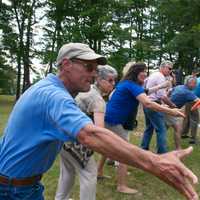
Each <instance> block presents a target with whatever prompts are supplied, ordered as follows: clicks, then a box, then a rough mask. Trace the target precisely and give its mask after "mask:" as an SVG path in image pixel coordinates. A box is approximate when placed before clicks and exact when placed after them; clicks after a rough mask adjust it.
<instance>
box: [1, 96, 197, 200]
mask: <svg viewBox="0 0 200 200" xmlns="http://www.w3.org/2000/svg"><path fill="white" fill-rule="evenodd" d="M13 102H14V97H10V96H0V117H1V118H0V119H1V120H0V133H1V132H2V130H3V128H4V127H5V124H6V121H7V118H8V115H9V113H10V111H11V109H12V105H13ZM138 121H139V126H138V128H137V130H135V131H134V132H133V133H132V134H131V142H132V143H133V144H135V145H139V144H140V141H141V137H142V136H141V133H142V132H143V130H144V123H143V122H144V119H143V114H142V112H141V111H140V113H139V120H138ZM168 145H169V149H170V150H172V149H174V144H173V134H172V130H171V129H170V130H169V131H168ZM182 146H183V147H188V140H182ZM151 149H152V150H154V149H155V137H154V138H153V141H152V145H151ZM199 155H200V146H199V145H195V146H194V151H193V153H192V155H191V156H189V157H187V158H186V160H185V161H184V163H185V164H186V165H187V166H188V167H189V168H190V169H192V171H194V172H195V174H196V175H197V176H198V177H200V167H199V163H200V156H199ZM95 158H96V159H97V160H98V158H99V155H97V154H95ZM129 172H130V175H129V176H128V178H127V180H128V185H129V186H130V187H133V188H136V189H137V190H139V191H140V192H141V193H142V196H137V195H134V196H133V195H123V194H120V193H117V192H116V176H115V167H112V166H108V165H105V173H106V174H108V175H110V176H112V179H110V180H106V181H100V182H98V184H97V198H96V199H97V200H121V199H123V200H131V199H134V200H182V199H184V198H183V197H182V196H181V195H179V194H178V193H177V192H176V191H175V190H174V189H172V188H171V187H169V186H168V185H166V184H164V183H163V182H161V181H160V180H158V179H157V178H155V177H153V176H152V175H150V174H147V173H145V172H143V171H141V170H139V169H136V168H132V167H130V168H129ZM58 176H59V157H58V158H57V160H56V161H55V162H54V165H53V166H52V168H51V169H50V170H49V171H48V172H47V173H46V174H45V175H44V177H43V180H42V182H43V183H44V185H45V199H46V200H53V199H54V195H55V191H56V186H57V179H58ZM196 188H197V191H198V193H199V194H200V188H199V186H197V187H196ZM71 197H72V199H73V200H78V199H79V181H78V178H77V179H76V183H75V186H74V188H73V191H72V195H71Z"/></svg>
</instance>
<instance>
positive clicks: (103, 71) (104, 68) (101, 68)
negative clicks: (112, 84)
mask: <svg viewBox="0 0 200 200" xmlns="http://www.w3.org/2000/svg"><path fill="white" fill-rule="evenodd" d="M97 71H98V72H97V74H98V75H97V76H98V77H99V78H101V79H106V78H107V76H108V75H109V74H112V75H113V76H115V78H117V76H118V73H117V70H116V69H115V68H113V67H111V66H110V65H98V67H97Z"/></svg>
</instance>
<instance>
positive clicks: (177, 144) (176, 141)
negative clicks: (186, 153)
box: [172, 123, 181, 149]
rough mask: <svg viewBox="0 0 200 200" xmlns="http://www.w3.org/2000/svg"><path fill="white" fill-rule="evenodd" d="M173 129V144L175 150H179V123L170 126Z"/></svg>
mask: <svg viewBox="0 0 200 200" xmlns="http://www.w3.org/2000/svg"><path fill="white" fill-rule="evenodd" d="M172 127H173V129H174V142H175V147H176V149H181V125H180V124H179V123H176V124H173V125H172Z"/></svg>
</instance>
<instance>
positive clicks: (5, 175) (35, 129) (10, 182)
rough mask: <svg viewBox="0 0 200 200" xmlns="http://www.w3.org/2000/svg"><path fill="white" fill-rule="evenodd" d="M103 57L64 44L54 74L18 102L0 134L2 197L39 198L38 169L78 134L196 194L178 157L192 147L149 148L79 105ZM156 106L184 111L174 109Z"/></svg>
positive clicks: (92, 146) (192, 180)
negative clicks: (132, 141)
mask: <svg viewBox="0 0 200 200" xmlns="http://www.w3.org/2000/svg"><path fill="white" fill-rule="evenodd" d="M105 63H106V59H105V58H104V57H103V56H101V55H98V54H96V53H95V52H94V51H93V50H92V49H90V48H89V46H87V45H85V44H79V43H70V44H66V45H64V46H63V47H62V48H61V49H60V51H59V53H58V57H57V66H58V68H59V72H58V75H53V74H49V75H48V76H47V77H46V78H44V79H43V80H41V81H39V82H37V83H36V84H35V85H33V86H32V87H30V88H29V89H28V90H27V91H26V92H25V93H24V94H23V95H22V96H21V97H20V99H19V100H18V101H17V102H16V104H15V106H14V108H13V111H12V112H11V115H10V117H9V120H8V123H7V126H6V128H5V130H4V134H3V137H2V138H1V140H0V199H12V200H15V199H28V200H43V199H44V197H43V190H44V188H43V186H42V185H41V184H40V179H41V177H42V174H43V173H45V172H46V171H47V170H48V169H49V168H50V167H51V166H52V164H53V161H54V160H55V157H56V155H57V154H58V153H59V151H60V149H61V147H62V146H63V143H64V142H65V141H76V140H78V141H79V142H80V143H82V144H84V145H86V146H87V147H89V148H90V149H92V150H94V151H97V152H99V153H101V154H104V155H105V156H107V157H110V158H111V159H114V160H118V161H120V162H122V163H125V164H128V165H131V166H135V167H138V168H140V169H143V170H145V171H147V172H150V173H152V174H153V175H155V176H157V177H159V178H160V179H161V180H163V181H165V182H166V183H168V184H169V185H171V186H173V187H174V188H175V189H176V190H178V191H179V192H180V193H182V194H183V195H184V196H185V197H186V198H187V199H190V200H196V199H198V195H197V193H196V192H195V190H194V189H193V186H192V185H193V184H194V183H197V181H198V179H197V177H196V176H195V175H194V174H193V173H192V172H191V171H190V170H189V169H188V168H186V167H185V166H184V164H183V163H182V162H181V161H180V159H182V158H183V157H185V156H186V155H188V154H190V153H191V151H192V147H190V148H188V149H185V150H179V151H173V152H170V153H166V154H163V155H156V154H153V153H152V152H149V151H145V150H142V149H140V148H138V147H136V146H134V145H132V144H129V143H127V142H126V141H124V140H122V139H121V138H119V137H118V136H116V135H115V134H114V133H112V132H111V131H109V130H107V129H105V128H101V127H97V126H95V125H94V124H93V122H92V121H91V119H90V118H89V117H87V116H86V114H84V113H83V112H82V111H80V109H79V108H78V107H77V105H76V103H75V101H74V96H75V95H77V93H78V92H86V91H89V89H90V84H91V83H92V81H93V79H94V77H95V75H96V68H97V65H98V64H105ZM147 104H148V103H147ZM155 104H156V103H155ZM155 107H156V109H157V110H160V111H164V112H166V113H168V114H172V115H174V116H183V114H182V113H181V112H179V110H177V109H174V110H173V109H169V108H165V107H162V106H160V105H157V106H155ZM116 152H117V153H116Z"/></svg>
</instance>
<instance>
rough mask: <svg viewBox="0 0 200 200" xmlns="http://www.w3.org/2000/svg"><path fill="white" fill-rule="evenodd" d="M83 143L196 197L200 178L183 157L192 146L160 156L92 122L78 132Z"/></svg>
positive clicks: (189, 198)
mask: <svg viewBox="0 0 200 200" xmlns="http://www.w3.org/2000/svg"><path fill="white" fill-rule="evenodd" d="M78 140H79V142H80V143H82V144H84V145H86V146H88V147H89V148H91V149H93V150H94V151H97V152H99V153H101V154H103V155H105V156H106V157H109V158H111V159H113V160H117V161H119V162H122V163H125V164H128V165H131V166H134V167H137V168H139V169H142V170H144V171H147V172H149V173H151V174H153V175H155V176H157V177H158V178H160V179H161V180H163V181H164V182H166V183H168V184H169V185H171V186H173V187H174V188H175V189H176V190H178V191H179V192H180V193H182V194H183V195H184V196H185V197H186V198H187V199H188V200H197V199H198V195H197V193H196V192H195V190H194V188H193V184H196V183H197V182H198V178H197V177H196V176H195V175H194V174H193V172H192V171H190V170H189V169H188V168H187V167H186V166H185V165H184V164H183V163H182V162H181V159H182V158H184V157H185V156H187V155H189V154H190V153H191V152H192V147H190V148H187V149H185V150H178V151H172V152H169V153H166V154H161V155H157V154H154V153H152V152H150V151H145V150H143V149H141V148H138V147H137V146H135V145H132V144H129V143H128V142H126V141H124V140H123V139H121V138H120V137H118V136H117V135H116V134H114V133H112V132H111V131H109V130H107V129H105V128H100V127H96V126H94V125H93V124H89V125H87V126H85V127H84V128H83V129H81V130H80V132H79V134H78Z"/></svg>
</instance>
